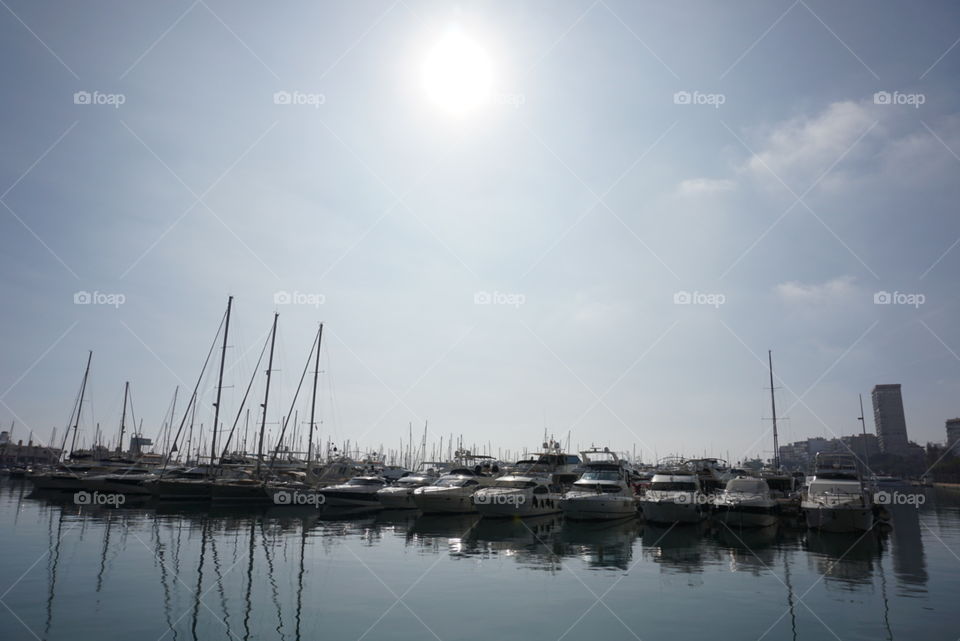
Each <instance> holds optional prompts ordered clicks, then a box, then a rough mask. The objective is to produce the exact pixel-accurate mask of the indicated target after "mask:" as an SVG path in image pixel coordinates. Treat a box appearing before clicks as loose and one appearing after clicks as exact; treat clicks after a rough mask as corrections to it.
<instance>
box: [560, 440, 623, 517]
mask: <svg viewBox="0 0 960 641" xmlns="http://www.w3.org/2000/svg"><path fill="white" fill-rule="evenodd" d="M580 454H581V456H582V457H583V460H584V464H583V474H582V475H581V476H580V478H579V479H577V481H576V482H575V483H574V484H573V487H572V488H571V489H570V491H569V492H567V493H566V494H564V495H563V499H562V500H561V501H560V510H561V511H562V512H563V515H564V516H565V517H566V518H568V519H571V520H574V521H595V520H610V519H623V518H628V517H632V516H636V515H637V499H636V496H635V495H634V492H633V486H632V485H631V484H630V471H629V470H628V469H627V467H626V465H625V464H624V462H623V461H621V460H620V458H619V457H617V455H616V454H614V453H613V452H611V451H610V450H609V449H607V448H604V449H603V450H600V449H597V448H592V449H590V450H586V451H584V452H581V453H580Z"/></svg>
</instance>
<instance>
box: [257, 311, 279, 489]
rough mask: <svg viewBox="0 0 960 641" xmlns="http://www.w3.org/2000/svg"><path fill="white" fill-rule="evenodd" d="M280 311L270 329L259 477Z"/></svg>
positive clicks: (258, 457) (274, 314)
mask: <svg viewBox="0 0 960 641" xmlns="http://www.w3.org/2000/svg"><path fill="white" fill-rule="evenodd" d="M279 317H280V314H279V313H278V312H274V313H273V328H272V329H271V330H270V357H269V358H268V359H267V385H266V391H264V393H263V404H262V405H260V407H262V408H263V416H262V417H261V419H260V439H259V441H258V443H257V478H259V477H260V465H261V463H262V462H263V433H264V431H265V430H266V429H267V401H268V400H269V399H270V372H271V371H272V370H273V346H274V344H275V343H276V341H277V319H278V318H279Z"/></svg>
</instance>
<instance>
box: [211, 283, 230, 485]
mask: <svg viewBox="0 0 960 641" xmlns="http://www.w3.org/2000/svg"><path fill="white" fill-rule="evenodd" d="M232 306H233V296H230V297H229V298H227V318H226V321H225V322H224V325H223V347H221V348H220V375H219V376H218V377H217V402H216V403H214V404H213V434H212V435H211V436H210V475H211V476H213V462H214V460H215V459H216V456H217V428H219V427H220V395H221V394H222V393H223V365H224V363H225V362H226V360H227V334H229V333H230V308H231V307H232Z"/></svg>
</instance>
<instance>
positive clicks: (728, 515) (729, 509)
mask: <svg viewBox="0 0 960 641" xmlns="http://www.w3.org/2000/svg"><path fill="white" fill-rule="evenodd" d="M775 510H776V508H775V507H774V508H763V507H750V506H737V505H729V506H727V505H724V506H717V507H714V512H713V518H714V520H716V521H718V522H720V523H723V524H725V525H729V526H730V527H738V528H749V527H769V526H771V525H774V524H775V523H776V522H777V514H776V511H775Z"/></svg>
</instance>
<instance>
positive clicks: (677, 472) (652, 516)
mask: <svg viewBox="0 0 960 641" xmlns="http://www.w3.org/2000/svg"><path fill="white" fill-rule="evenodd" d="M700 482H701V476H700V475H699V474H698V473H697V471H695V470H694V469H692V468H691V467H690V466H688V465H686V464H684V463H682V462H680V461H679V460H669V461H667V462H666V463H664V464H663V465H662V467H661V469H660V470H659V471H658V472H657V473H656V474H654V475H653V479H652V480H651V482H650V488H649V489H648V490H647V491H646V492H645V493H644V495H643V498H641V499H640V511H641V512H642V513H643V517H644V518H645V519H646V520H647V521H649V522H651V523H666V524H673V523H698V522H700V521H702V520H703V519H704V518H706V516H707V511H708V498H707V495H706V494H704V492H703V489H702V486H701V485H700Z"/></svg>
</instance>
